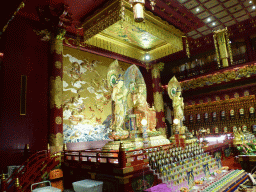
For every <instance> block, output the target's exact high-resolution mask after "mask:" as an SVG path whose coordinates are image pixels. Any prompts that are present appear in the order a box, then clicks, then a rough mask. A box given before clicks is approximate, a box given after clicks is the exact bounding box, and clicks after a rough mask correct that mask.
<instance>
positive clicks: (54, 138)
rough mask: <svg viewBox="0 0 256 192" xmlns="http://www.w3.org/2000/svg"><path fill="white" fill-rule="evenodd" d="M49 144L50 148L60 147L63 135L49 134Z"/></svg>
mask: <svg viewBox="0 0 256 192" xmlns="http://www.w3.org/2000/svg"><path fill="white" fill-rule="evenodd" d="M49 143H50V146H62V145H63V134H62V133H57V134H56V135H55V134H53V133H52V134H50V136H49Z"/></svg>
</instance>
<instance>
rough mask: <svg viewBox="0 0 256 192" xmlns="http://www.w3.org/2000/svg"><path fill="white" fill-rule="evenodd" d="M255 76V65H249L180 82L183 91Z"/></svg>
mask: <svg viewBox="0 0 256 192" xmlns="http://www.w3.org/2000/svg"><path fill="white" fill-rule="evenodd" d="M255 74H256V64H250V65H246V66H242V67H236V68H234V69H230V70H226V71H224V72H223V73H214V74H209V75H206V76H202V77H198V78H196V79H191V80H186V81H183V82H181V84H182V87H183V90H189V89H196V88H199V87H205V86H211V85H214V84H220V83H223V82H228V81H231V80H238V79H241V78H249V77H251V76H252V75H255Z"/></svg>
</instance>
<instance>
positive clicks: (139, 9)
mask: <svg viewBox="0 0 256 192" xmlns="http://www.w3.org/2000/svg"><path fill="white" fill-rule="evenodd" d="M129 3H130V4H131V7H133V14H134V20H135V21H136V22H142V21H144V5H145V0H129ZM150 5H151V7H152V10H154V7H155V5H156V2H155V0H150Z"/></svg>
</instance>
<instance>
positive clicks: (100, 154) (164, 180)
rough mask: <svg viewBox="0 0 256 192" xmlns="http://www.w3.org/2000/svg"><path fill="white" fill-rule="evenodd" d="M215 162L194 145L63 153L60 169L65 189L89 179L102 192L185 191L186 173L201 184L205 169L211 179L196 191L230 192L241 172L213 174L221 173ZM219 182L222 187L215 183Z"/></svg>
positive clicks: (245, 176)
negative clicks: (99, 183) (215, 190)
mask: <svg viewBox="0 0 256 192" xmlns="http://www.w3.org/2000/svg"><path fill="white" fill-rule="evenodd" d="M230 158H231V157H229V158H227V159H230ZM218 162H220V161H218V160H217V159H216V158H215V157H214V156H213V155H211V154H210V153H209V152H205V150H204V149H203V148H201V147H200V146H199V145H198V144H189V145H186V146H185V147H184V148H183V147H179V146H176V145H175V144H168V145H161V146H155V147H148V148H144V149H137V150H130V151H122V150H119V151H102V150H101V149H97V150H79V151H70V150H66V151H64V159H63V163H62V165H63V166H62V167H63V171H64V177H65V181H64V183H65V185H66V186H65V188H70V186H71V184H72V182H75V181H78V180H83V179H93V180H98V181H103V183H104V184H103V190H104V191H111V192H119V191H124V192H133V191H134V192H142V191H144V190H146V189H149V191H150V190H151V191H154V189H157V188H158V187H159V186H160V187H162V188H164V187H166V186H167V187H168V189H170V190H171V191H175V190H178V189H180V188H181V187H186V188H188V180H187V177H188V176H187V173H188V172H191V171H192V172H193V174H194V180H201V179H202V178H204V177H205V173H204V167H205V166H206V165H207V167H209V173H211V175H210V177H214V179H213V180H209V181H204V182H203V184H202V185H200V186H198V187H197V189H198V191H204V189H206V188H207V187H211V186H212V185H216V183H218V185H220V184H222V185H223V186H222V187H223V188H222V189H223V190H224V189H225V191H233V189H235V188H236V187H237V186H238V185H239V184H240V183H242V182H243V181H244V180H245V179H246V178H247V174H246V172H244V171H243V170H233V169H231V170H228V171H226V172H225V171H224V172H221V173H218V174H216V171H217V170H220V169H221V167H220V166H221V165H218ZM222 162H225V160H222ZM227 166H228V165H227ZM230 168H232V167H230ZM213 172H214V173H215V175H214V176H213V175H212V173H213ZM229 174H233V175H232V182H231V180H228V179H230V178H231V177H228V175H229ZM220 180H222V183H219V181H220ZM233 180H235V182H233ZM222 189H221V190H222Z"/></svg>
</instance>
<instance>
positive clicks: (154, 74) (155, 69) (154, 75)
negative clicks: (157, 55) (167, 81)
mask: <svg viewBox="0 0 256 192" xmlns="http://www.w3.org/2000/svg"><path fill="white" fill-rule="evenodd" d="M152 78H153V79H156V78H160V70H159V68H158V66H157V65H153V69H152Z"/></svg>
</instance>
